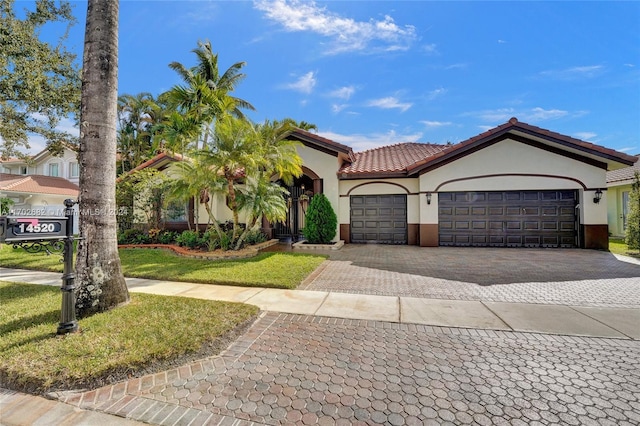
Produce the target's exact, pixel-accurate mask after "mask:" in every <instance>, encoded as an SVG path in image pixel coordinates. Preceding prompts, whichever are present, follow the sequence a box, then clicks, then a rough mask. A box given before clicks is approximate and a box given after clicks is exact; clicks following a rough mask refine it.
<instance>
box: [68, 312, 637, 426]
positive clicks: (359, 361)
mask: <svg viewBox="0 0 640 426" xmlns="http://www.w3.org/2000/svg"><path fill="white" fill-rule="evenodd" d="M63 399H65V400H66V401H68V402H70V403H73V404H76V405H79V406H81V407H84V408H94V409H95V408H97V409H99V410H104V411H106V412H109V413H114V414H117V415H120V416H127V417H130V418H133V419H136V420H140V421H144V422H150V423H154V424H166V425H170V424H171V425H173V424H184V425H187V424H191V425H201V424H216V425H217V424H234V423H233V420H234V419H242V420H244V421H246V423H243V424H250V423H251V422H257V423H264V424H327V425H330V424H344V425H348V424H391V425H399V424H414V425H422V424H430V423H433V424H472V423H473V424H480V425H489V424H506V423H508V424H513V425H519V424H522V425H524V424H569V425H582V424H611V425H613V424H616V425H623V424H629V425H631V424H638V423H640V342H638V341H630V340H617V339H594V338H578V337H564V336H550V335H540V334H526V333H514V332H493V331H483V330H465V329H448V328H438V327H426V326H416V325H406V324H391V323H384V322H372V321H358V320H340V319H327V318H321V317H303V316H298V315H287V314H275V313H269V314H267V315H266V316H264V317H263V318H261V319H260V320H259V321H258V322H257V323H256V324H255V325H254V326H253V327H252V329H251V330H250V331H249V332H248V333H246V334H245V335H244V336H243V337H242V338H241V339H240V340H238V341H237V342H236V343H235V344H234V345H233V346H232V347H231V348H230V349H229V350H228V351H227V352H226V353H224V354H223V355H222V356H221V357H216V358H212V359H208V360H204V361H202V362H198V363H194V364H191V365H188V366H184V367H181V368H178V369H175V370H171V371H168V372H163V373H159V374H156V375H151V376H146V377H144V378H142V379H135V380H131V381H129V382H127V383H126V384H119V385H115V386H108V387H105V388H102V389H99V390H98V391H91V392H87V393H84V394H67V395H65V396H64V397H63ZM235 424H238V423H235Z"/></svg>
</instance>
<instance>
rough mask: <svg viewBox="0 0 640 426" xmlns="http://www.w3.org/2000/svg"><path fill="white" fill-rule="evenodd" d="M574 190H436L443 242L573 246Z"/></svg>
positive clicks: (440, 232) (574, 220)
mask: <svg viewBox="0 0 640 426" xmlns="http://www.w3.org/2000/svg"><path fill="white" fill-rule="evenodd" d="M576 205H577V193H576V191H506V192H443V193H439V194H438V221H439V240H440V245H441V246H492V247H575V246H576V243H577V231H576V229H577V226H576Z"/></svg>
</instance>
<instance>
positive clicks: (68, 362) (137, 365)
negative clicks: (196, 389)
mask: <svg viewBox="0 0 640 426" xmlns="http://www.w3.org/2000/svg"><path fill="white" fill-rule="evenodd" d="M0 300H1V301H2V303H1V304H0V382H2V383H3V386H8V387H11V388H13V389H17V390H23V391H27V392H35V393H43V392H46V391H50V390H57V389H74V388H79V387H92V388H94V387H97V386H102V385H104V384H107V383H110V382H113V381H117V380H122V379H125V378H127V377H131V376H139V375H141V374H144V373H147V372H151V371H160V370H162V369H163V368H166V367H167V366H168V365H174V364H175V363H176V362H178V361H179V362H186V361H189V360H193V359H200V358H203V357H206V356H211V355H215V354H217V353H219V352H220V351H221V350H222V349H224V348H225V347H226V346H227V345H228V343H229V342H230V339H233V338H235V336H236V334H237V333H239V332H240V331H242V330H243V329H244V327H246V326H247V325H248V324H250V323H251V322H252V321H253V319H254V318H255V317H256V316H257V314H258V312H259V309H258V308H257V307H255V306H252V305H245V304H241V303H230V302H218V301H208V300H199V299H190V298H182V297H171V296H156V295H147V294H132V295H131V302H130V303H129V304H127V305H125V306H122V307H119V308H116V309H113V310H111V311H108V312H105V313H101V314H97V315H93V316H91V317H88V318H84V319H81V320H80V322H79V323H80V329H81V330H80V332H79V333H74V334H67V335H64V336H57V335H56V329H57V326H58V321H59V320H60V304H61V295H60V289H59V288H56V287H49V286H41V285H32V284H22V283H12V282H2V281H0Z"/></svg>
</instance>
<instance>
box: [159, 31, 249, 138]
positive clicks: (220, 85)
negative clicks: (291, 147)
mask: <svg viewBox="0 0 640 426" xmlns="http://www.w3.org/2000/svg"><path fill="white" fill-rule="evenodd" d="M193 52H194V53H195V54H196V56H197V57H198V64H197V65H196V66H195V67H192V68H187V67H185V66H184V65H182V64H181V63H179V62H172V63H170V64H169V67H170V68H171V69H173V70H174V71H176V72H177V73H178V74H179V75H180V77H181V78H182V81H183V84H182V85H176V86H174V87H173V88H172V89H171V90H170V91H169V92H168V93H167V96H168V99H169V100H170V102H171V103H172V104H173V105H174V106H175V108H176V109H177V110H178V111H180V112H182V113H184V114H185V115H189V116H191V117H192V118H193V119H194V120H195V121H197V122H198V123H200V124H201V126H202V127H201V134H200V136H201V138H202V147H203V148H206V146H207V143H208V139H209V136H210V133H211V125H212V123H213V122H214V121H215V120H216V119H218V118H220V117H222V116H223V115H225V114H231V115H233V116H235V117H238V118H244V114H243V113H242V111H241V108H244V109H250V110H255V108H254V107H253V105H251V104H250V103H249V102H247V101H245V100H243V99H240V98H237V97H234V96H231V95H230V94H229V93H231V92H233V91H234V90H235V89H236V86H237V85H238V84H239V83H240V82H241V81H242V80H243V79H244V78H245V77H246V76H245V74H243V73H241V72H240V70H241V69H242V67H244V65H245V62H236V63H235V64H233V65H232V66H231V67H229V68H228V69H227V70H226V71H225V72H224V73H223V74H222V75H220V73H219V69H218V55H217V54H214V53H213V51H212V49H211V43H210V42H209V41H205V42H198V47H197V48H196V49H194V50H193ZM197 149H198V142H197V141H196V150H197Z"/></svg>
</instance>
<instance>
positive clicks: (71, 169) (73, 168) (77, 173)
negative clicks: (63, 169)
mask: <svg viewBox="0 0 640 426" xmlns="http://www.w3.org/2000/svg"><path fill="white" fill-rule="evenodd" d="M74 172H75V173H74ZM69 177H70V178H77V177H80V165H79V164H78V163H76V162H75V161H74V162H71V163H69Z"/></svg>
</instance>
